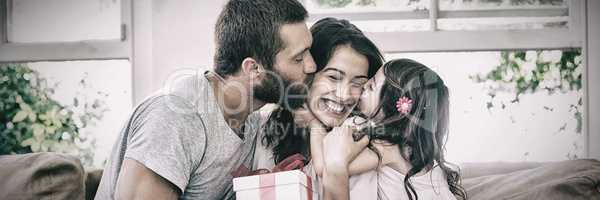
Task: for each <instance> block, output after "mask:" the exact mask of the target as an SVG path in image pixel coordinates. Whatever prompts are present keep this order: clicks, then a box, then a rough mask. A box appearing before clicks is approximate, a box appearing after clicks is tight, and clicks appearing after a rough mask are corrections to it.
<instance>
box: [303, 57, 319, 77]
mask: <svg viewBox="0 0 600 200" xmlns="http://www.w3.org/2000/svg"><path fill="white" fill-rule="evenodd" d="M305 61H306V63H304V73H305V74H312V73H315V72H317V65H316V64H315V60H314V59H313V57H312V55H310V53H309V54H308V56H307V57H306V59H305Z"/></svg>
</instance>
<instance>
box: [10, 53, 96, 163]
mask: <svg viewBox="0 0 600 200" xmlns="http://www.w3.org/2000/svg"><path fill="white" fill-rule="evenodd" d="M0 72H1V73H0V113H2V115H0V155H4V154H23V153H31V152H47V151H52V152H61V153H70V154H74V155H78V156H80V157H81V159H82V161H83V163H84V164H89V163H91V161H92V158H93V152H92V148H93V141H92V146H88V147H85V146H84V145H82V144H83V143H85V142H88V141H87V140H88V138H87V137H86V135H85V134H82V133H81V130H82V129H84V128H85V127H87V126H88V125H89V124H90V123H94V122H95V121H97V120H100V119H101V118H102V116H103V114H104V112H105V111H107V109H106V108H104V103H103V101H101V100H99V99H96V100H95V101H94V103H92V104H89V103H87V102H86V103H84V105H79V104H80V103H79V101H81V100H80V99H79V98H75V99H74V104H73V105H61V104H60V103H59V102H57V101H56V100H54V99H52V98H51V95H52V94H53V93H54V89H53V88H52V87H48V86H47V81H46V79H43V78H40V77H39V74H38V73H37V72H36V71H34V70H32V69H31V68H29V67H28V66H27V65H25V64H1V65H0ZM81 83H84V80H83V79H82V81H81ZM81 86H84V84H83V85H81ZM84 89H85V88H84ZM86 100H87V98H85V99H84V101H86ZM80 107H81V109H79V108H80Z"/></svg>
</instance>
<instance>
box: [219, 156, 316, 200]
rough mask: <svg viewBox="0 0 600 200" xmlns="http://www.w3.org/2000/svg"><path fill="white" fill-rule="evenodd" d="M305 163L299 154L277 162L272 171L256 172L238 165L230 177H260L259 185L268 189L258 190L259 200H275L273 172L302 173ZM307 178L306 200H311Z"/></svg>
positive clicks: (308, 177) (309, 183) (309, 179)
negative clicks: (293, 171)
mask: <svg viewBox="0 0 600 200" xmlns="http://www.w3.org/2000/svg"><path fill="white" fill-rule="evenodd" d="M305 161H306V158H305V157H304V156H302V155H301V154H298V153H297V154H294V155H291V156H289V157H287V158H285V159H283V160H282V161H281V162H279V164H277V165H275V167H273V169H271V170H268V169H257V170H254V171H252V170H250V169H248V168H247V167H246V166H244V165H240V166H239V167H238V168H237V169H236V170H234V171H233V172H231V175H232V176H233V177H234V178H238V177H242V176H253V175H260V176H259V185H270V186H269V187H265V188H261V189H260V199H262V200H275V199H276V197H275V187H274V186H273V185H275V174H273V173H275V172H282V171H290V170H296V169H299V170H300V171H302V172H304V169H303V168H304V162H305ZM306 177H307V183H306V184H307V198H308V200H312V179H311V177H310V176H308V175H307V176H306Z"/></svg>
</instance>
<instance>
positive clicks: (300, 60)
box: [294, 58, 304, 63]
mask: <svg viewBox="0 0 600 200" xmlns="http://www.w3.org/2000/svg"><path fill="white" fill-rule="evenodd" d="M302 60H304V59H302V58H296V59H294V61H295V62H296V63H301V62H302Z"/></svg>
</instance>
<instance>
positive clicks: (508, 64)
mask: <svg viewBox="0 0 600 200" xmlns="http://www.w3.org/2000/svg"><path fill="white" fill-rule="evenodd" d="M548 53H550V51H530V52H526V51H504V52H501V55H500V65H498V66H496V67H495V68H494V69H493V70H491V71H490V72H488V73H486V74H477V75H474V76H470V78H471V79H472V80H473V81H475V82H477V83H485V84H487V85H488V87H487V92H488V96H490V97H491V98H490V99H491V100H490V101H488V102H487V106H486V107H487V108H488V109H491V108H493V107H495V106H497V105H500V107H501V108H502V109H505V108H506V107H507V106H508V105H511V104H516V103H519V97H521V96H522V95H527V94H532V93H536V92H547V93H548V95H554V94H557V93H565V92H568V91H580V90H581V88H582V70H581V68H580V66H581V61H582V57H581V50H580V49H571V50H564V51H562V52H560V59H559V60H556V61H549V60H547V59H545V58H544V55H545V54H548ZM499 92H504V93H507V92H508V93H512V94H514V98H513V99H512V100H510V101H508V102H504V101H502V100H498V99H495V97H496V95H497V94H498V93H499ZM568 106H569V112H570V113H572V116H573V118H574V119H575V120H576V122H577V125H576V127H575V132H576V133H577V134H581V133H582V128H583V117H582V116H583V115H582V107H583V102H582V99H581V97H580V98H579V99H578V100H577V101H576V102H573V103H572V104H570V105H568ZM544 109H545V110H548V111H552V110H553V109H554V108H550V107H547V106H544ZM565 129H566V123H565V124H564V125H563V126H561V127H560V128H559V130H558V131H565ZM573 145H574V148H575V149H577V148H578V146H579V145H578V144H577V143H575V144H573ZM567 157H568V158H570V159H574V158H577V155H575V154H571V153H569V154H568V155H567Z"/></svg>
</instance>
